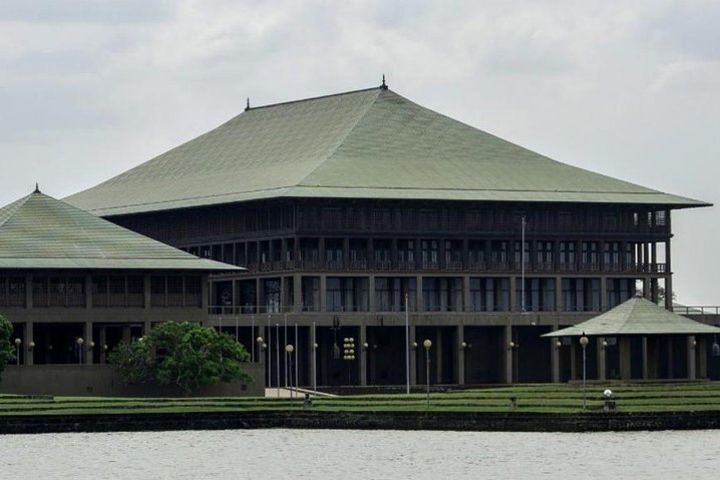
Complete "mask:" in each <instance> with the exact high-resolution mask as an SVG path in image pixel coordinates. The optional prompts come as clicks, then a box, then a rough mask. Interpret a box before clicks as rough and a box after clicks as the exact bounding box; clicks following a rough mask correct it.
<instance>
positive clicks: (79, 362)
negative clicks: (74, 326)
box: [75, 337, 143, 365]
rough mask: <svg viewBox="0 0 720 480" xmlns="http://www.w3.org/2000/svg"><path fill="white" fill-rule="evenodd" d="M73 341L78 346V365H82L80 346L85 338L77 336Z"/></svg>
mask: <svg viewBox="0 0 720 480" xmlns="http://www.w3.org/2000/svg"><path fill="white" fill-rule="evenodd" d="M140 340H143V338H142V337H141V338H140ZM75 343H77V346H78V365H82V346H83V343H85V340H83V338H82V337H78V338H77V340H75Z"/></svg>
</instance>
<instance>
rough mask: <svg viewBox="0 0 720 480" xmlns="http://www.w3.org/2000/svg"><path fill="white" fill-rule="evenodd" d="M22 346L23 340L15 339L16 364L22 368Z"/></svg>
mask: <svg viewBox="0 0 720 480" xmlns="http://www.w3.org/2000/svg"><path fill="white" fill-rule="evenodd" d="M21 344H22V340H20V339H19V338H16V339H15V362H16V365H17V366H18V367H19V366H20V345H21Z"/></svg>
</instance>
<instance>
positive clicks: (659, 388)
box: [0, 382, 720, 415]
mask: <svg viewBox="0 0 720 480" xmlns="http://www.w3.org/2000/svg"><path fill="white" fill-rule="evenodd" d="M605 388H610V389H612V391H613V393H614V399H615V400H616V402H617V411H619V412H663V411H678V412H679V411H707V410H718V411H720V383H708V382H702V383H700V382H698V383H672V384H632V383H630V384H612V385H597V384H592V385H590V386H588V390H587V398H588V411H589V412H601V411H602V405H603V398H602V392H603V390H605ZM511 397H515V398H516V402H517V408H516V410H515V411H516V412H520V413H523V412H527V413H542V412H545V413H577V412H581V411H582V398H583V392H582V388H581V387H580V386H577V385H563V384H561V385H548V384H545V385H515V386H511V387H494V388H483V389H475V390H458V391H453V392H447V393H431V394H430V406H429V407H428V405H427V403H426V397H425V395H424V394H412V395H404V394H384V395H353V396H344V397H334V398H332V397H322V398H315V399H313V407H312V409H313V410H315V411H324V412H341V411H346V412H350V411H352V412H381V411H398V412H400V411H430V412H495V413H497V412H509V411H511V408H510V398H511ZM302 408H303V407H302V400H298V399H295V400H290V399H287V398H262V397H239V398H104V397H21V396H12V395H4V396H0V415H69V414H100V413H102V414H107V413H123V414H127V413H180V412H187V413H194V412H249V411H277V410H285V411H289V410H302Z"/></svg>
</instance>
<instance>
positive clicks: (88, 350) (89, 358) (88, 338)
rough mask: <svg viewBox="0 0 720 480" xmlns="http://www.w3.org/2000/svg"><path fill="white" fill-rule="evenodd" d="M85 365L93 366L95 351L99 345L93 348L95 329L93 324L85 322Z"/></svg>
mask: <svg viewBox="0 0 720 480" xmlns="http://www.w3.org/2000/svg"><path fill="white" fill-rule="evenodd" d="M84 337H85V343H84V347H85V364H86V365H92V363H93V349H94V348H97V345H95V346H92V343H91V342H93V327H92V322H85V333H84Z"/></svg>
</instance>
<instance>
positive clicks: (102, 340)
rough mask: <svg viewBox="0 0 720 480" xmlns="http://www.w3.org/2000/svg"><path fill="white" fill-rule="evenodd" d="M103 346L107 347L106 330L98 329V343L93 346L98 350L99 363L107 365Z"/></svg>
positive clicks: (103, 328) (105, 351) (104, 328)
mask: <svg viewBox="0 0 720 480" xmlns="http://www.w3.org/2000/svg"><path fill="white" fill-rule="evenodd" d="M105 345H107V328H106V327H100V328H99V329H98V341H97V344H96V345H95V348H99V349H100V350H99V351H100V363H107V350H105Z"/></svg>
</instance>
